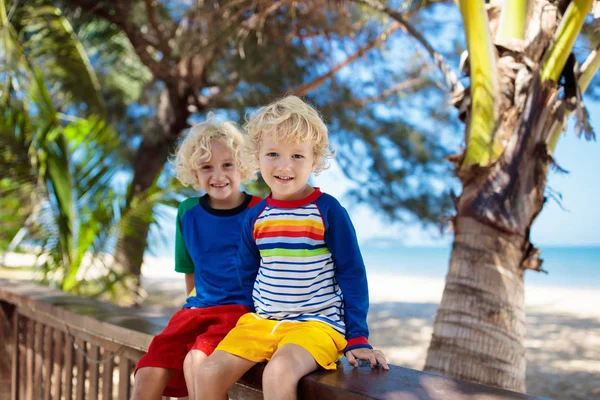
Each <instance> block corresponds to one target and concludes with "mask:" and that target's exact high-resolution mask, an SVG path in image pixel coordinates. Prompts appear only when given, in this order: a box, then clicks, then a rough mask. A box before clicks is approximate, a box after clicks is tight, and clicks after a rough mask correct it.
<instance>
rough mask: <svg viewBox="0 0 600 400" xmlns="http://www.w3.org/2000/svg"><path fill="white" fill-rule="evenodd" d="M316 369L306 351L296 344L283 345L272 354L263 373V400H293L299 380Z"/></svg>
mask: <svg viewBox="0 0 600 400" xmlns="http://www.w3.org/2000/svg"><path fill="white" fill-rule="evenodd" d="M318 367H319V365H318V364H317V362H316V361H315V359H314V358H313V356H312V355H311V354H310V353H309V352H308V351H307V350H306V349H304V348H303V347H301V346H298V345H296V344H284V345H283V346H281V347H280V348H279V349H278V350H277V351H276V352H275V354H273V358H272V359H271V361H269V363H268V364H267V366H266V367H265V370H264V372H263V394H264V398H265V400H276V399H277V400H279V399H286V400H287V399H292V400H295V399H296V398H297V397H298V382H299V381H300V378H302V377H303V376H304V375H306V374H309V373H311V372H312V371H315V370H316V369H317V368H318Z"/></svg>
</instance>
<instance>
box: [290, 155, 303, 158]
mask: <svg viewBox="0 0 600 400" xmlns="http://www.w3.org/2000/svg"><path fill="white" fill-rule="evenodd" d="M292 157H293V158H304V156H303V155H302V154H294V155H293V156H292Z"/></svg>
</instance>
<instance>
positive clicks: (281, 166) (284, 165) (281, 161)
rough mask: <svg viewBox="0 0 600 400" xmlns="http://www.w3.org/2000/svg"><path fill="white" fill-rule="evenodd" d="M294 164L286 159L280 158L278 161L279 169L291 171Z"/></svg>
mask: <svg viewBox="0 0 600 400" xmlns="http://www.w3.org/2000/svg"><path fill="white" fill-rule="evenodd" d="M291 165H292V163H291V161H290V160H288V159H285V158H283V157H282V158H280V159H279V160H277V167H278V168H279V169H289V168H290V167H291Z"/></svg>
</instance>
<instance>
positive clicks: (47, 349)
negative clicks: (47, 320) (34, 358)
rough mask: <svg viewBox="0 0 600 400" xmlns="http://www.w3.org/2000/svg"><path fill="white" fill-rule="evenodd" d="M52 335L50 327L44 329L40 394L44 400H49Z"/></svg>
mask: <svg viewBox="0 0 600 400" xmlns="http://www.w3.org/2000/svg"><path fill="white" fill-rule="evenodd" d="M52 333H53V330H52V328H51V327H49V326H45V327H44V379H43V384H44V388H43V394H42V398H43V399H44V400H50V394H51V392H50V389H51V388H52V365H53V363H52V344H53V340H52Z"/></svg>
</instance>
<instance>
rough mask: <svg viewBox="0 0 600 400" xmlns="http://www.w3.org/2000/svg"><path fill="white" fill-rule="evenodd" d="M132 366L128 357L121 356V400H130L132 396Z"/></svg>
mask: <svg viewBox="0 0 600 400" xmlns="http://www.w3.org/2000/svg"><path fill="white" fill-rule="evenodd" d="M131 372H132V371H131V364H130V361H129V359H128V358H127V357H125V356H123V355H122V354H121V355H120V356H119V400H128V399H129V396H130V394H131Z"/></svg>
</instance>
